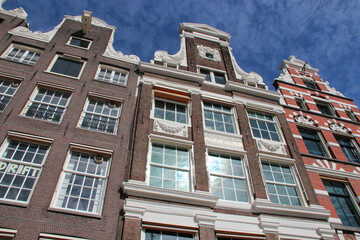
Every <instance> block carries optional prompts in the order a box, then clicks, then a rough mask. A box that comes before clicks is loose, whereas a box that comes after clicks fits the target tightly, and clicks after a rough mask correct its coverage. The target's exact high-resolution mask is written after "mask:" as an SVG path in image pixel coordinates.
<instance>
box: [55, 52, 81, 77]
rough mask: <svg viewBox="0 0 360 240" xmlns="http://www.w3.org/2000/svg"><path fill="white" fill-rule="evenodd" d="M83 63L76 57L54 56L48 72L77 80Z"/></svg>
mask: <svg viewBox="0 0 360 240" xmlns="http://www.w3.org/2000/svg"><path fill="white" fill-rule="evenodd" d="M84 65H85V61H83V60H81V59H80V58H78V57H70V56H60V55H58V56H56V57H55V58H54V60H53V62H52V64H50V66H49V69H50V72H53V73H58V74H61V75H66V76H70V77H74V78H79V77H80V74H81V72H82V70H83V68H84Z"/></svg>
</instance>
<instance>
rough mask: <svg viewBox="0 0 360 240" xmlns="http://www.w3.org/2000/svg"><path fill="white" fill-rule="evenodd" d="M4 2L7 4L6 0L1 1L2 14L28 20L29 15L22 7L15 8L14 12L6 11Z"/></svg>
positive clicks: (0, 10)
mask: <svg viewBox="0 0 360 240" xmlns="http://www.w3.org/2000/svg"><path fill="white" fill-rule="evenodd" d="M4 2H6V0H0V12H1V13H4V14H7V15H10V16H14V17H18V18H23V19H25V20H26V18H27V16H28V14H27V12H26V11H25V10H24V9H23V8H22V7H19V8H15V9H13V10H6V9H4V8H3V7H2V5H3V4H4Z"/></svg>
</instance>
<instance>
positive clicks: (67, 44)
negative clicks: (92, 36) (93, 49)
mask: <svg viewBox="0 0 360 240" xmlns="http://www.w3.org/2000/svg"><path fill="white" fill-rule="evenodd" d="M65 45H66V46H69V47H74V48H78V49H82V50H86V51H88V50H89V49H90V46H91V44H89V47H87V48H84V47H79V46H75V45H71V44H69V43H65Z"/></svg>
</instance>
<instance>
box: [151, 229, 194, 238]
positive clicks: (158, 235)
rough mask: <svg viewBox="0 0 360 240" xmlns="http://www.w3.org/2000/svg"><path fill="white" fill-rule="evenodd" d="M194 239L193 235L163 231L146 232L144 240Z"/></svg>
mask: <svg viewBox="0 0 360 240" xmlns="http://www.w3.org/2000/svg"><path fill="white" fill-rule="evenodd" d="M186 239H194V235H193V234H189V233H177V232H168V231H163V230H150V229H148V230H146V231H145V240H186Z"/></svg>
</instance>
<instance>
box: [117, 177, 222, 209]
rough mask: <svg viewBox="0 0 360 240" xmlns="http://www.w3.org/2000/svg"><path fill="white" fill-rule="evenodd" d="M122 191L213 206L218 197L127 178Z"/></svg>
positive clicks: (145, 196)
mask: <svg viewBox="0 0 360 240" xmlns="http://www.w3.org/2000/svg"><path fill="white" fill-rule="evenodd" d="M123 187H124V193H126V194H127V195H131V196H138V197H144V198H151V199H160V200H165V201H172V202H179V203H186V204H191V205H199V206H204V207H211V208H214V207H215V206H216V203H217V201H218V197H215V196H213V195H211V194H210V193H208V192H195V193H193V192H184V191H177V190H171V189H165V188H158V187H152V186H148V185H146V184H145V183H144V182H140V181H134V180H129V181H128V182H124V183H123Z"/></svg>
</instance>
